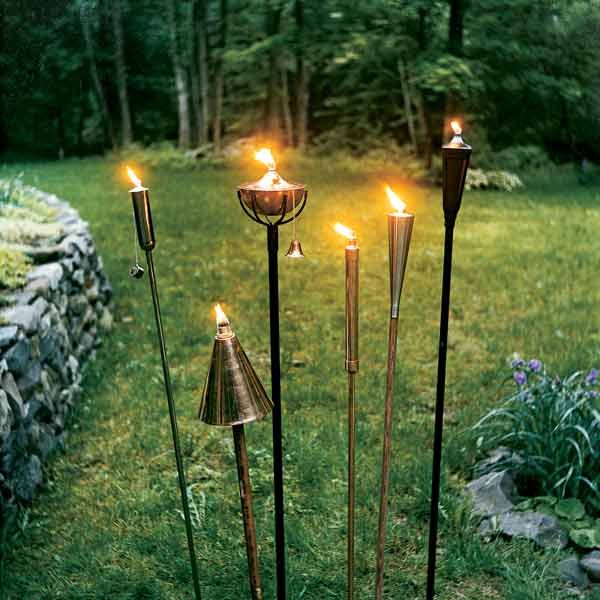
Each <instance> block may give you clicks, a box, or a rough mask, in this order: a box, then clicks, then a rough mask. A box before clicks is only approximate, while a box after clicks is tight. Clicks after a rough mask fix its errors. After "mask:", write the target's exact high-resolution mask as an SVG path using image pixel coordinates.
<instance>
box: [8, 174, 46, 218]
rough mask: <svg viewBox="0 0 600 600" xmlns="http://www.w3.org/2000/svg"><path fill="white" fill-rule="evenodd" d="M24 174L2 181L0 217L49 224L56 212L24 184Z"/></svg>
mask: <svg viewBox="0 0 600 600" xmlns="http://www.w3.org/2000/svg"><path fill="white" fill-rule="evenodd" d="M21 176H22V174H20V175H19V176H17V177H13V178H11V179H0V216H2V217H5V218H7V219H19V220H27V221H33V222H35V223H47V222H48V221H50V220H51V219H52V217H54V216H55V214H56V211H55V210H54V209H53V208H51V207H50V206H48V205H47V204H46V203H45V202H42V201H40V200H39V199H38V198H37V197H36V194H35V192H34V191H33V190H32V189H31V188H29V187H27V186H26V185H24V184H23V181H22V180H21Z"/></svg>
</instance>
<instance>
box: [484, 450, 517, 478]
mask: <svg viewBox="0 0 600 600" xmlns="http://www.w3.org/2000/svg"><path fill="white" fill-rule="evenodd" d="M522 463H523V459H522V458H521V457H520V456H519V455H518V454H517V453H516V452H513V451H512V450H510V449H509V448H506V447H504V446H500V447H498V448H496V449H495V450H492V451H490V452H488V456H487V458H485V459H483V460H482V461H480V462H478V463H477V464H476V465H475V469H474V472H475V475H476V476H477V477H479V476H481V475H483V474H485V473H490V472H491V471H493V470H496V471H498V470H499V469H502V470H506V471H513V470H514V469H515V468H516V467H518V466H519V465H520V464H522ZM498 464H501V465H502V466H501V467H499V468H498V467H497V465H498Z"/></svg>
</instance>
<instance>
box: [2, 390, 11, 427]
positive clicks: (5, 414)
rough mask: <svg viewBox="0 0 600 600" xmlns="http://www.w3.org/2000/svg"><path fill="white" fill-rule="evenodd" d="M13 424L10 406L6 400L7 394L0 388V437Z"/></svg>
mask: <svg viewBox="0 0 600 600" xmlns="http://www.w3.org/2000/svg"><path fill="white" fill-rule="evenodd" d="M12 424H13V413H12V408H11V407H10V404H9V402H8V394H7V393H6V392H5V391H4V390H0V437H2V434H5V433H8V432H9V431H10V428H11V426H12Z"/></svg>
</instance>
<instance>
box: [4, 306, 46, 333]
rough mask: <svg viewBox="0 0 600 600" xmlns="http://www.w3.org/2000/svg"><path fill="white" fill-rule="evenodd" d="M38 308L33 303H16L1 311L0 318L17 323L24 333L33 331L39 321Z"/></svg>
mask: <svg viewBox="0 0 600 600" xmlns="http://www.w3.org/2000/svg"><path fill="white" fill-rule="evenodd" d="M41 316H42V315H41V314H40V312H39V310H38V309H37V308H36V307H35V306H34V305H28V304H25V305H21V304H20V305H17V306H13V307H11V308H7V309H5V310H3V311H2V313H1V314H0V318H1V319H2V320H3V321H5V322H6V323H11V324H13V325H18V326H19V327H21V329H24V330H25V332H26V333H33V332H34V331H35V330H36V329H37V326H38V323H39V322H40V317H41Z"/></svg>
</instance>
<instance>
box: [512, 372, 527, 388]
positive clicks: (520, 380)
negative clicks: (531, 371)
mask: <svg viewBox="0 0 600 600" xmlns="http://www.w3.org/2000/svg"><path fill="white" fill-rule="evenodd" d="M513 379H514V380H515V381H516V382H517V385H525V384H526V383H527V375H526V374H525V372H524V371H515V372H514V373H513Z"/></svg>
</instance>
